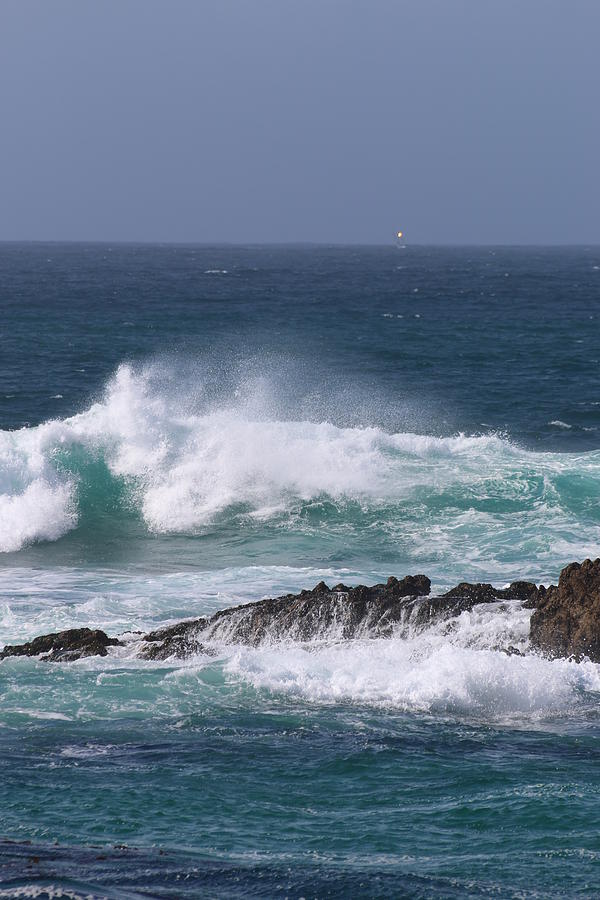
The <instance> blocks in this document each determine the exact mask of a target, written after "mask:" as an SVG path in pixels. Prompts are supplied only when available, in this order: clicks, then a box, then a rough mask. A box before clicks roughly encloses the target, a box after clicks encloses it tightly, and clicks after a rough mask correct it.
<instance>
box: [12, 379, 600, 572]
mask: <svg viewBox="0 0 600 900" xmlns="http://www.w3.org/2000/svg"><path fill="white" fill-rule="evenodd" d="M271 396H272V390H270V391H266V390H265V385H264V384H263V383H260V384H253V385H251V386H250V387H248V385H243V386H240V387H239V388H235V389H232V390H231V392H230V395H228V396H226V397H220V398H219V400H218V402H214V400H211V399H210V398H203V397H202V391H201V390H200V389H197V390H195V392H194V395H193V397H192V396H191V395H190V396H187V397H186V396H185V395H184V394H182V392H181V391H179V392H175V391H174V390H173V389H172V386H171V384H170V383H169V384H167V383H165V380H164V379H162V380H161V379H160V378H157V376H156V372H155V371H154V370H153V369H152V368H150V367H146V368H143V369H140V370H137V371H136V370H134V369H133V368H132V367H131V366H129V365H122V366H120V368H119V369H118V370H117V372H116V374H115V376H114V378H113V379H112V380H111V381H110V382H109V384H108V385H107V387H106V390H105V392H104V395H103V396H102V398H101V399H100V400H99V401H98V402H96V403H94V404H92V405H91V406H90V407H89V409H87V410H85V411H84V412H82V413H80V414H78V415H75V416H72V417H70V418H66V419H62V420H51V421H49V422H46V423H45V424H43V425H40V426H38V427H35V428H24V429H21V430H19V431H14V432H2V433H0V551H3V552H11V551H17V550H19V549H21V548H23V547H24V546H26V545H28V544H30V543H33V542H36V541H56V540H58V539H59V538H61V537H62V536H64V535H65V534H67V533H68V532H70V531H73V530H75V529H78V528H82V527H85V528H87V529H89V530H90V531H92V532H93V531H94V530H98V531H101V530H102V529H106V530H109V531H110V529H111V528H114V527H116V525H117V523H119V522H122V521H123V520H125V519H129V520H130V519H135V520H137V521H139V522H140V523H141V526H142V527H143V528H144V529H145V530H146V531H147V532H150V533H157V534H169V533H171V534H173V533H175V534H203V533H206V532H207V531H211V532H213V533H214V532H216V533H218V532H219V530H220V529H223V528H224V527H229V526H231V525H235V527H236V528H237V529H242V530H245V531H246V532H248V533H253V532H254V533H255V532H257V531H260V530H261V529H265V528H279V529H281V528H283V529H284V530H285V531H286V532H287V533H289V532H290V531H291V532H294V533H296V534H298V535H302V536H304V537H306V538H307V539H309V540H310V539H313V538H316V535H317V533H318V531H319V529H321V528H322V527H323V525H326V526H327V527H328V528H330V529H332V530H333V531H335V530H336V529H337V530H338V531H339V532H340V533H342V532H344V531H345V532H346V533H347V535H348V536H349V540H350V539H351V536H352V535H354V536H359V535H361V536H362V539H363V540H364V541H365V542H366V543H367V544H368V543H369V541H373V543H374V544H377V543H381V542H383V543H387V545H389V547H390V548H391V549H393V548H395V549H396V551H398V550H399V549H400V550H401V552H402V553H404V554H405V556H407V557H408V558H411V559H414V560H416V559H419V558H424V559H426V558H428V559H429V560H432V559H433V560H435V559H436V558H440V557H444V556H448V557H450V556H452V555H453V554H454V555H455V554H456V553H461V554H462V556H463V558H466V559H467V560H468V559H469V558H472V559H473V562H474V565H478V560H480V559H482V558H483V557H485V556H486V555H487V556H488V557H489V558H490V559H492V558H494V557H498V558H502V559H503V560H504V561H505V562H507V563H508V562H509V561H510V560H511V558H512V559H513V560H515V561H516V560H523V559H524V558H526V557H527V556H529V558H530V559H532V558H538V557H539V556H540V554H541V555H542V556H544V554H547V555H548V554H553V558H554V557H555V558H556V559H561V560H562V559H564V558H566V557H577V556H582V555H587V554H588V553H589V552H591V550H590V548H591V547H592V545H594V544H597V543H598V542H599V541H600V502H599V501H600V452H599V451H593V452H587V453H580V454H559V453H534V452H531V451H526V450H523V449H522V448H520V447H518V446H515V445H514V444H512V443H511V442H510V441H509V440H507V439H505V438H502V437H500V436H498V435H496V434H488V435H475V436H465V435H455V436H451V437H433V436H428V435H420V434H413V433H406V432H400V433H388V432H387V431H385V430H384V429H382V428H380V427H374V426H368V427H358V426H355V427H339V426H337V425H334V424H332V423H331V422H327V421H299V420H293V419H289V420H288V419H286V418H285V417H282V415H281V410H278V414H279V415H278V417H273V410H272V404H271V403H270V399H269V398H270V397H271ZM523 574H526V573H523Z"/></svg>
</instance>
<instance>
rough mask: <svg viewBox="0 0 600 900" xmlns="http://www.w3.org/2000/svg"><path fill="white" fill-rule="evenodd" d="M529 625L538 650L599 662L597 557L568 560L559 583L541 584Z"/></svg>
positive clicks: (599, 575)
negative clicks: (545, 586)
mask: <svg viewBox="0 0 600 900" xmlns="http://www.w3.org/2000/svg"><path fill="white" fill-rule="evenodd" d="M530 629H531V630H530V640H531V646H532V647H533V648H535V649H537V650H541V651H543V652H544V653H547V654H550V655H551V656H587V657H589V659H591V660H592V661H593V662H600V559H595V560H591V559H586V560H584V561H583V562H582V563H571V565H569V566H567V567H566V568H564V569H563V570H562V572H561V573H560V578H559V580H558V585H551V586H550V587H549V588H546V589H544V588H540V589H539V599H538V602H537V605H536V609H535V612H534V613H533V615H532V616H531V626H530Z"/></svg>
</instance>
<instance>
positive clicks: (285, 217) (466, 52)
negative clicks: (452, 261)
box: [0, 0, 600, 244]
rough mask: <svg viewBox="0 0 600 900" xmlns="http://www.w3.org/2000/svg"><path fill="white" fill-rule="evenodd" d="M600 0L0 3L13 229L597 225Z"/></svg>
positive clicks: (492, 239) (289, 235)
mask: <svg viewBox="0 0 600 900" xmlns="http://www.w3.org/2000/svg"><path fill="white" fill-rule="evenodd" d="M599 34H600V2H599V0H160V2H159V0H95V2H93V0H52V2H49V0H0V240H107V241H119V240H121V241H182V242H187V241H190V242H196V241H198V242H221V241H226V242H235V243H238V242H239V243H246V242H250V243H259V242H277V241H286V242H287V241H292V242H296V241H315V242H327V243H381V244H385V243H388V242H391V241H393V240H394V235H395V232H396V231H397V230H398V229H400V228H401V229H402V230H403V231H404V232H405V235H406V240H407V241H409V242H412V243H434V244H435V243H450V244H462V243H475V244H481V243H505V244H518V243H526V244H527V243H535V244H543V243H600V179H599V177H598V171H599V166H600V164H599V160H600V115H599V114H598V97H599V87H600V52H599V50H598V46H599V45H598V35H599Z"/></svg>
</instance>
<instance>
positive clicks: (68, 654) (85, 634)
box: [0, 628, 121, 662]
mask: <svg viewBox="0 0 600 900" xmlns="http://www.w3.org/2000/svg"><path fill="white" fill-rule="evenodd" d="M120 643H121V641H119V640H117V638H110V637H108V635H107V634H105V633H104V632H103V631H100V630H99V629H93V630H92V629H91V628H70V629H69V630H68V631H59V632H58V633H56V634H43V635H42V636H41V637H37V638H35V639H34V640H33V641H29V642H28V643H27V644H15V645H12V646H11V645H8V646H6V647H5V648H4V649H3V650H2V651H1V652H0V659H6V657H8V656H40V657H41V658H42V659H45V660H49V661H50V662H67V661H71V660H74V659H81V658H82V657H83V656H106V654H107V652H108V651H107V649H106V648H107V647H115V646H117V645H119V644H120Z"/></svg>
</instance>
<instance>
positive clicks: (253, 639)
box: [202, 575, 431, 646]
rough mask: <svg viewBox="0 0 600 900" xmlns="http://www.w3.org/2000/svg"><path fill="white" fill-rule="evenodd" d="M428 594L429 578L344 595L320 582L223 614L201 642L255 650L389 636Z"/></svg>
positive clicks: (211, 623) (361, 588)
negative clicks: (278, 643)
mask: <svg viewBox="0 0 600 900" xmlns="http://www.w3.org/2000/svg"><path fill="white" fill-rule="evenodd" d="M340 587H344V586H343V585H337V588H340ZM430 590H431V582H430V580H429V578H427V577H426V576H425V575H408V576H407V577H406V578H403V579H402V580H401V581H399V580H398V579H397V578H388V580H387V582H386V584H375V585H373V587H366V586H365V585H358V586H357V587H354V588H346V589H345V590H339V589H335V590H331V589H330V588H328V587H327V585H326V584H325V583H324V582H323V581H320V582H319V584H317V585H316V587H315V588H314V589H313V590H312V591H301V592H300V593H299V594H286V595H285V596H283V597H276V598H273V599H268V600H259V601H258V602H255V603H247V604H244V605H243V606H236V607H233V608H230V609H224V610H221V611H220V612H218V613H215V615H214V616H212V617H211V618H210V619H209V620H208V623H207V625H206V628H205V630H204V632H203V634H202V638H203V640H205V641H206V640H217V641H228V642H231V643H241V644H251V645H253V646H256V645H257V644H260V643H262V642H263V641H268V640H292V641H310V640H315V639H318V638H325V637H334V636H337V637H339V638H340V639H344V640H347V639H349V638H354V637H358V636H361V635H365V636H366V635H369V636H374V637H375V636H383V635H389V634H390V633H391V631H392V628H393V626H394V625H395V624H397V623H398V622H400V621H401V620H402V618H403V616H404V615H405V614H406V612H407V610H408V609H409V608H410V606H411V603H412V602H414V601H415V599H416V598H417V597H422V596H425V595H427V594H428V593H429V591H430ZM407 601H408V602H407Z"/></svg>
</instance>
